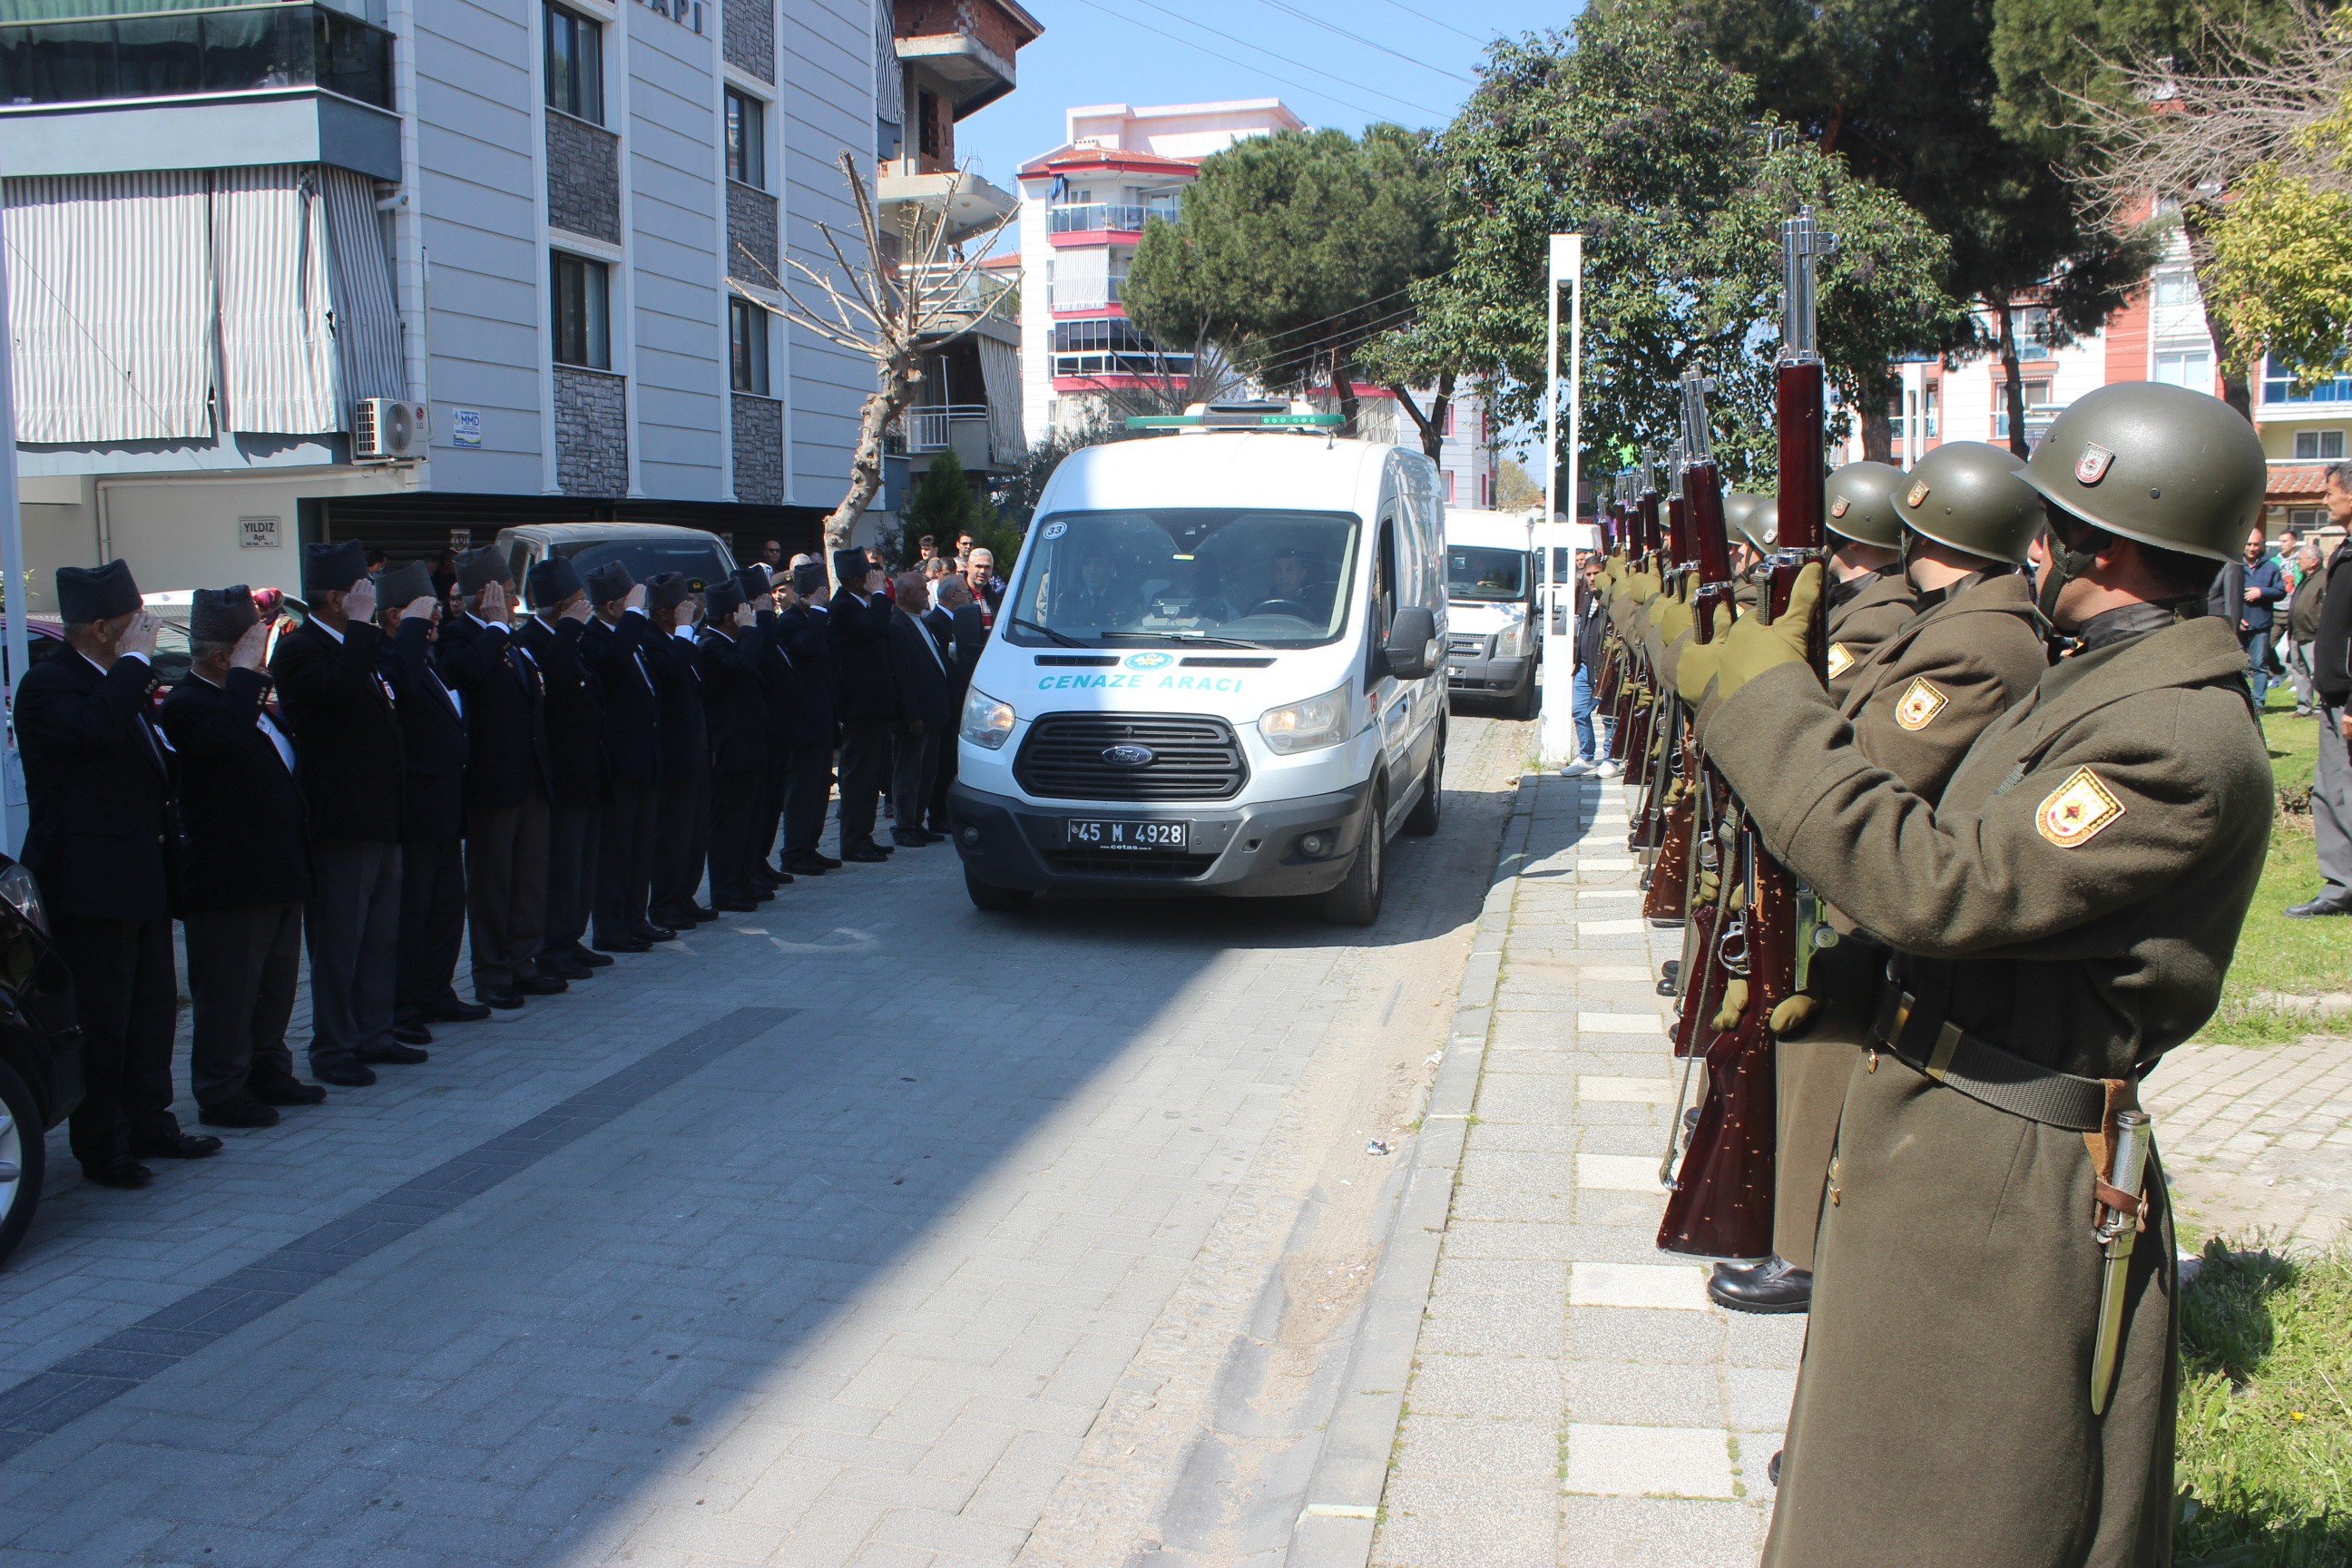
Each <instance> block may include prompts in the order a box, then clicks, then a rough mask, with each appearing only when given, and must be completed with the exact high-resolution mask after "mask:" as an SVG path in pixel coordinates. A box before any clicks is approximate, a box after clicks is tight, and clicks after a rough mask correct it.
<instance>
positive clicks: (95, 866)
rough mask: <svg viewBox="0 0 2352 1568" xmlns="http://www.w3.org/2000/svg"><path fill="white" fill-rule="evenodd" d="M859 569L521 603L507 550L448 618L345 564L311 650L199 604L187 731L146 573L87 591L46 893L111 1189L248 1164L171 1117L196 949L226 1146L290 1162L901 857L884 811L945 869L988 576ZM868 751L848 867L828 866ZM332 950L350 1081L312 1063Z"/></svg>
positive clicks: (598, 585) (338, 1036) (68, 619)
mask: <svg viewBox="0 0 2352 1568" xmlns="http://www.w3.org/2000/svg"><path fill="white" fill-rule="evenodd" d="M834 564H835V571H836V572H837V573H838V574H840V576H841V579H842V582H841V585H840V586H839V587H838V588H837V589H835V591H834V592H833V593H832V595H830V597H829V598H828V597H827V595H826V594H825V586H826V580H825V568H824V564H823V563H819V562H816V561H814V560H807V559H803V561H801V562H799V563H796V564H795V565H794V567H793V571H792V573H791V574H790V576H789V577H786V578H774V579H772V577H771V574H770V573H769V570H768V568H767V567H766V566H765V565H762V564H753V565H751V566H747V567H744V568H742V569H741V570H740V571H739V572H737V573H736V574H734V575H733V576H732V577H731V578H728V579H725V580H721V581H718V582H712V583H709V584H703V583H698V582H693V581H689V580H688V579H686V578H684V577H682V576H680V575H679V574H677V573H664V574H656V575H655V576H653V577H651V578H650V579H648V580H647V581H646V582H645V583H642V584H640V583H637V582H635V580H634V579H633V578H632V576H631V574H630V573H629V571H628V569H627V568H626V567H625V565H623V564H621V563H618V562H608V563H604V564H601V565H596V566H593V569H591V570H590V571H588V572H587V573H586V574H584V575H583V574H582V573H581V571H580V570H579V569H578V567H577V566H576V565H575V563H573V562H572V561H571V560H569V559H567V558H563V557H553V558H551V559H548V560H545V561H541V562H539V563H536V564H534V565H533V566H531V568H530V573H529V576H528V582H527V584H525V585H524V587H523V590H522V592H521V594H520V595H518V592H517V584H516V581H515V576H514V573H513V570H512V568H511V567H510V565H509V562H508V559H507V557H506V555H505V553H504V552H501V551H499V550H498V549H497V548H495V547H485V548H482V549H477V550H472V551H468V552H466V553H464V554H463V555H461V556H459V557H458V558H457V584H456V586H457V593H458V595H459V597H458V601H457V602H458V604H459V605H460V606H461V607H460V608H459V609H457V611H456V612H455V613H450V614H447V615H446V616H445V614H444V605H443V603H442V600H441V596H440V595H438V594H437V593H436V590H435V585H434V583H433V580H432V576H431V574H430V571H429V569H428V568H427V566H426V565H425V563H422V562H415V563H409V564H407V565H404V566H402V567H399V568H396V569H393V570H389V571H383V572H380V573H374V574H372V573H371V572H370V570H369V563H368V560H367V555H366V552H364V551H363V550H362V547H361V546H360V545H359V544H357V543H353V542H344V543H336V544H314V545H311V546H310V547H308V548H307V549H306V551H305V552H304V558H303V568H302V592H303V598H304V601H305V605H304V614H303V616H302V617H301V619H300V623H299V625H291V624H289V625H286V626H284V627H283V629H282V630H279V629H278V628H279V625H280V621H279V616H278V605H277V604H276V602H275V600H274V591H266V592H265V595H263V597H262V600H260V601H257V597H256V595H254V594H253V593H251V592H250V591H249V590H247V588H246V587H244V586H242V585H239V586H236V587H231V588H226V589H200V590H198V591H197V592H196V594H195V595H194V603H193V606H192V610H191V616H190V626H189V631H190V641H191V645H192V660H191V668H190V673H189V675H188V677H187V678H186V679H184V680H182V681H181V682H180V683H179V684H178V685H177V686H175V687H173V689H172V690H171V691H170V693H169V695H168V696H165V697H163V699H162V700H161V701H160V702H159V701H158V700H157V697H158V683H157V679H156V677H155V674H154V671H153V668H152V654H153V650H154V646H155V636H156V629H157V627H156V622H155V620H154V617H153V616H151V615H150V614H148V613H147V611H146V610H145V608H144V606H143V603H142V598H141V595H140V593H139V589H138V587H137V584H135V583H134V582H133V581H132V579H131V571H130V568H129V567H128V566H127V565H126V564H125V563H122V562H121V561H115V562H111V563H108V564H107V565H106V566H104V567H101V568H98V569H95V570H88V569H81V568H73V567H68V568H64V569H62V570H60V571H59V572H58V576H57V595H58V605H59V609H60V612H61V614H62V616H63V618H64V620H65V623H66V625H65V642H66V644H67V650H61V651H60V652H59V653H58V654H57V655H55V656H53V657H51V658H47V659H45V660H43V661H41V662H39V663H37V664H36V665H35V666H34V667H33V668H31V669H30V670H28V671H27V672H26V676H25V678H24V679H23V680H22V681H21V682H20V683H19V684H18V688H17V696H16V728H17V734H18V740H19V745H20V748H21V752H22V756H23V760H24V766H25V774H26V789H27V794H28V795H29V797H30V808H31V810H30V823H29V826H28V828H27V832H26V840H25V845H24V850H23V859H24V862H25V864H26V867H27V868H30V869H31V870H32V871H33V873H34V875H35V877H36V878H37V879H38V881H39V883H40V885H41V888H42V889H43V893H44V897H45V900H46V905H47V918H48V920H49V921H50V925H51V930H52V935H53V938H54V940H55V942H56V944H57V946H58V949H59V951H60V952H61V955H62V956H63V957H64V959H65V961H66V963H67V964H68V968H69V969H70V970H71V971H72V973H73V975H74V980H75V990H76V994H77V997H78V1001H79V1012H80V1018H81V1023H82V1029H83V1047H84V1049H83V1056H84V1075H85V1093H84V1095H83V1099H82V1100H81V1104H80V1109H79V1110H77V1111H76V1112H75V1113H74V1117H73V1122H72V1143H73V1149H74V1152H75V1156H76V1158H77V1160H78V1162H79V1163H80V1165H81V1167H82V1170H83V1172H84V1173H85V1175H87V1176H88V1177H89V1179H90V1180H92V1181H94V1182H97V1183H100V1184H103V1185H108V1186H116V1187H139V1186H143V1185H145V1184H147V1183H148V1182H150V1181H151V1180H152V1176H153V1173H152V1170H151V1169H150V1168H149V1167H148V1166H147V1165H145V1164H144V1163H142V1161H145V1160H149V1159H155V1158H169V1159H201V1158H205V1157H206V1156H209V1155H212V1154H215V1153H217V1152H219V1151H220V1148H221V1141H220V1140H219V1139H218V1138H216V1137H213V1136H211V1135H209V1134H199V1133H190V1132H187V1131H184V1130H183V1129H182V1128H181V1127H180V1125H179V1122H178V1120H177V1119H176V1117H175V1116H174V1115H173V1111H172V1109H171V1107H172V1101H173V1087H172V1071H171V1058H172V1041H173V1025H174V1019H175V1016H176V1011H177V1008H176V997H177V989H178V988H177V977H176V975H175V974H174V973H173V967H174V966H173V944H172V934H171V924H172V921H173V919H174V918H177V919H179V920H180V921H182V922H183V924H184V928H185V935H186V946H187V953H188V987H189V994H190V996H191V998H192V1000H193V1004H194V1006H193V1018H192V1022H191V1030H192V1047H191V1071H190V1076H191V1079H192V1080H193V1083H192V1087H193V1089H194V1097H195V1100H196V1102H197V1107H198V1111H199V1115H200V1118H201V1120H202V1121H204V1122H205V1124H206V1125H208V1126H215V1127H224V1128H260V1127H268V1126H271V1125H274V1124H275V1123H276V1122H277V1121H278V1116H279V1110H280V1109H281V1108H283V1107H288V1106H299V1105H314V1104H317V1103H319V1102H320V1101H321V1100H324V1099H325V1098H326V1094H327V1090H326V1089H325V1088H324V1087H322V1086H334V1087H337V1088H358V1087H363V1086H365V1085H367V1084H371V1083H373V1082H374V1081H375V1076H376V1075H375V1068H378V1067H382V1066H384V1065H387V1064H401V1065H407V1064H414V1063H419V1062H423V1061H425V1059H427V1052H426V1051H425V1049H424V1047H425V1046H427V1045H429V1044H431V1043H432V1040H433V1035H432V1032H431V1026H434V1025H436V1024H443V1023H459V1022H470V1021H478V1020H481V1019H485V1018H488V1016H490V1014H491V1012H492V1010H493V1009H506V1010H512V1009H518V1008H520V1007H522V1006H524V1005H525V1004H526V1001H527V1000H528V999H529V998H531V997H539V996H551V995H555V994H561V993H563V992H565V991H567V990H568V989H569V988H570V987H571V986H572V985H573V984H577V983H579V982H581V981H584V980H586V979H588V978H589V977H590V976H592V975H593V973H595V972H596V971H597V970H598V969H602V968H604V967H606V966H608V965H610V964H612V963H614V957H613V955H614V954H616V953H634V952H648V951H650V950H651V949H652V947H653V945H654V944H655V943H656V942H669V941H672V940H674V939H675V938H676V936H677V932H678V931H681V930H684V929H686V928H688V927H689V926H692V925H694V924H696V923H698V922H700V921H710V920H715V919H717V918H718V917H719V915H720V914H722V913H726V912H750V911H751V910H756V909H758V908H759V906H760V905H761V904H762V903H764V902H766V901H767V900H771V899H772V898H774V897H775V896H776V889H778V888H781V887H782V886H784V885H785V884H787V883H790V882H791V881H792V880H793V879H794V877H796V876H823V875H824V874H825V873H826V872H828V871H831V870H833V869H835V868H838V867H840V866H841V865H842V864H843V863H844V862H845V861H860V862H880V861H883V860H885V859H887V857H888V855H889V854H890V853H891V850H890V849H889V848H886V847H882V846H880V845H877V843H876V842H875V839H874V827H875V820H876V806H877V799H878V797H879V796H880V795H881V794H882V793H883V792H884V791H885V790H886V789H887V790H889V791H890V792H891V793H892V795H893V804H894V805H895V807H896V810H897V823H898V830H897V832H896V834H895V835H894V839H895V846H894V847H910V846H919V845H924V844H929V843H933V842H936V841H937V840H938V839H939V837H940V833H939V832H933V831H931V830H930V829H931V828H938V829H940V831H941V832H943V831H944V826H945V815H946V810H945V799H946V788H947V783H948V779H947V777H946V774H947V773H949V771H950V768H951V765H952V760H953V751H952V742H953V731H954V725H955V716H956V712H957V710H958V709H959V708H960V706H961V700H962V696H963V688H964V686H965V685H967V684H968V683H969V680H970V672H971V668H972V666H973V665H974V664H976V663H977V661H978V658H979V656H980V650H981V646H982V642H983V641H984V639H985V637H986V636H987V632H986V628H985V626H984V625H983V623H982V618H981V616H980V615H979V614H978V612H977V611H976V610H974V609H973V608H972V607H971V591H970V588H969V585H968V584H967V582H966V580H965V579H964V578H961V577H958V578H950V579H947V580H944V581H943V582H942V584H940V589H939V595H938V603H937V605H932V604H931V603H929V591H928V589H927V587H926V584H925V583H924V581H923V579H922V578H921V577H920V576H919V575H915V574H910V575H909V576H908V577H906V578H902V579H901V580H900V582H899V583H898V584H897V585H896V588H895V591H894V588H893V585H892V584H889V582H888V581H887V578H885V576H884V574H882V572H881V571H880V569H879V568H878V567H877V566H876V564H875V563H874V562H873V561H872V560H871V559H870V558H869V557H868V556H867V555H866V552H864V551H862V550H855V549H852V550H844V551H839V552H835V561H834ZM519 599H520V601H521V602H520V603H519V602H518V601H519ZM265 612H267V613H265ZM273 631H278V635H277V636H276V637H275V646H274V647H272V634H273ZM68 650H69V651H68ZM836 742H839V746H840V753H841V788H842V807H841V814H840V815H841V844H840V847H841V854H840V856H839V857H835V856H829V855H826V854H824V852H823V851H822V850H821V849H820V847H819V838H820V836H821V835H822V833H823V831H824V821H825V815H826V805H827V802H828V800H829V798H830V796H831V794H832V790H833V787H834V782H835V766H834V763H835V744H836ZM894 763H895V766H894ZM927 825H928V826H927ZM779 837H781V839H782V847H781V851H780V853H779V854H778V857H777V858H776V859H774V860H772V859H771V858H770V852H771V848H772V847H774V846H776V845H777V843H778V840H779ZM706 873H707V874H708V877H709V889H710V898H709V903H704V902H702V901H701V900H700V898H699V894H700V891H701V888H702V884H703V879H704V877H705V875H706ZM469 927H470V936H471V949H472V970H473V974H472V978H473V988H474V1000H472V1001H470V1002H469V1001H467V1000H465V999H464V998H462V997H460V996H459V995H458V994H457V989H456V986H455V984H454V981H455V974H456V968H457V960H458V956H459V952H460V948H461V945H462V944H463V943H464V942H465V940H466V938H467V931H468V928H469ZM306 948H307V952H308V957H309V969H310V1000H311V1011H312V1031H311V1038H310V1048H309V1058H310V1063H309V1065H310V1076H311V1078H313V1079H316V1080H317V1081H316V1082H305V1081H303V1080H302V1079H299V1077H297V1075H296V1073H295V1070H294V1062H293V1057H292V1053H291V1052H290V1050H289V1047H288V1046H287V1043H286V1030H287V1027H288V1024H289V1019H290V1017H291V1015H292V1010H293V1005H294V1000H295V990H296V983H297V980H298V976H299V969H300V967H301V959H302V956H303V953H304V950H305V949H306Z"/></svg>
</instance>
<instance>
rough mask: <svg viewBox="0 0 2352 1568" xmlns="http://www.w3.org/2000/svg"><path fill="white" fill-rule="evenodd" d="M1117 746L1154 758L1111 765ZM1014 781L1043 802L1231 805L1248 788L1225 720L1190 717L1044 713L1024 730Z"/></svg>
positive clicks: (1244, 768)
mask: <svg viewBox="0 0 2352 1568" xmlns="http://www.w3.org/2000/svg"><path fill="white" fill-rule="evenodd" d="M1114 746H1132V747H1141V748H1142V749H1144V750H1145V751H1148V752H1150V753H1151V758H1150V761H1149V762H1146V763H1141V764H1140V765H1136V764H1121V763H1114V762H1112V761H1110V760H1109V759H1108V758H1107V757H1106V756H1105V755H1104V754H1103V753H1104V752H1107V751H1108V750H1110V749H1111V748H1112V747H1114ZM1013 778H1014V779H1015V780H1016V781H1018V782H1019V784H1020V785H1021V787H1022V788H1023V789H1024V790H1025V791H1027V792H1028V793H1029V794H1030V795H1034V796H1035V797H1036V798H1038V799H1040V800H1087V801H1093V800H1116V801H1177V800H1231V799H1232V798H1233V797H1234V796H1235V795H1239V794H1240V793H1241V791H1242V785H1243V784H1246V783H1248V782H1249V764H1248V763H1245V762H1244V761H1243V759H1242V748H1241V742H1240V741H1238V740H1237V739H1235V738H1234V728H1233V726H1232V725H1230V724H1228V723H1226V722H1225V721H1223V719H1214V718H1208V717H1202V716H1196V715H1191V714H1160V713H1048V714H1046V715H1045V716H1044V717H1043V718H1041V719H1038V720H1037V721H1034V723H1032V724H1031V725H1030V726H1029V734H1028V738H1027V739H1025V740H1024V741H1023V742H1021V754H1020V756H1019V757H1017V758H1016V759H1014V761H1013Z"/></svg>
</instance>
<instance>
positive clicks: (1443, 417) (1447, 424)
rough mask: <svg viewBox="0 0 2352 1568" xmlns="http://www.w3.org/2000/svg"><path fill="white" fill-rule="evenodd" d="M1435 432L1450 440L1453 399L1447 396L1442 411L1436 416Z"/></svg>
mask: <svg viewBox="0 0 2352 1568" xmlns="http://www.w3.org/2000/svg"><path fill="white" fill-rule="evenodd" d="M1437 433H1438V434H1439V435H1440V436H1443V437H1446V438H1447V439H1449V440H1451V439H1452V438H1453V436H1454V400H1453V399H1452V398H1447V399H1446V401H1445V408H1444V412H1442V413H1441V414H1439V415H1438V416H1437Z"/></svg>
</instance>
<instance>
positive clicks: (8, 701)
mask: <svg viewBox="0 0 2352 1568" xmlns="http://www.w3.org/2000/svg"><path fill="white" fill-rule="evenodd" d="M15 349H16V339H15V337H14V336H13V335H12V334H11V332H10V330H9V324H8V268H7V261H6V257H5V247H0V598H5V614H6V619H7V631H6V634H5V639H0V646H5V652H6V656H7V660H8V669H7V676H6V679H5V682H0V848H5V849H6V850H7V852H8V853H9V854H10V855H12V856H13V855H15V854H16V851H17V848H18V847H20V846H21V845H22V844H23V843H24V842H25V820H24V814H23V813H21V812H19V811H18V809H17V803H18V802H20V801H22V800H23V799H24V798H25V764H24V763H23V762H22V761H21V760H20V759H19V758H18V756H17V754H16V682H17V681H19V680H21V679H24V676H25V669H26V659H27V658H29V650H28V648H27V647H26V634H25V622H26V618H27V617H28V616H30V614H31V612H32V596H31V594H30V592H29V591H28V590H27V589H26V586H25V518H24V513H23V512H21V511H19V510H17V506H16V363H15V361H16V353H15Z"/></svg>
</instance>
